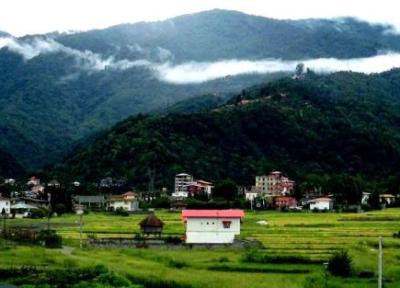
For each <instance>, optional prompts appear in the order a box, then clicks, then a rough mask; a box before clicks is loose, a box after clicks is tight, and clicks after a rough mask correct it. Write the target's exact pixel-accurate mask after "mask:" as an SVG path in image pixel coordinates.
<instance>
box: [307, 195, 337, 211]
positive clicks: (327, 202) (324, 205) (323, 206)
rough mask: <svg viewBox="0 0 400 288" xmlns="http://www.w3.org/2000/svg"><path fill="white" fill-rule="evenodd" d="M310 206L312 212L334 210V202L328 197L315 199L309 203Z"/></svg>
mask: <svg viewBox="0 0 400 288" xmlns="http://www.w3.org/2000/svg"><path fill="white" fill-rule="evenodd" d="M308 203H309V204H310V210H320V211H322V210H332V209H333V200H332V199H331V198H328V197H321V198H315V199H312V200H310V201H309V202H308Z"/></svg>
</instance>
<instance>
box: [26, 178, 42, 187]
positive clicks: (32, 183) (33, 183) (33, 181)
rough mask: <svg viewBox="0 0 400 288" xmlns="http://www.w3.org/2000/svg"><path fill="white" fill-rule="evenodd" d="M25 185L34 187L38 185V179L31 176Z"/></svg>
mask: <svg viewBox="0 0 400 288" xmlns="http://www.w3.org/2000/svg"><path fill="white" fill-rule="evenodd" d="M26 185H28V186H36V185H40V179H39V178H37V177H36V176H32V177H31V178H30V179H29V180H28V182H26Z"/></svg>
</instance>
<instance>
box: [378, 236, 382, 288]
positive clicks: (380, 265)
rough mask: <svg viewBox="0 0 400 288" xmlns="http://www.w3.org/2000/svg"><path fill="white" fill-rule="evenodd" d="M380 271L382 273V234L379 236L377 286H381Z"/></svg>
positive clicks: (379, 287)
mask: <svg viewBox="0 0 400 288" xmlns="http://www.w3.org/2000/svg"><path fill="white" fill-rule="evenodd" d="M382 273H383V252H382V236H379V254H378V288H382Z"/></svg>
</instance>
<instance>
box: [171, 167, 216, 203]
mask: <svg viewBox="0 0 400 288" xmlns="http://www.w3.org/2000/svg"><path fill="white" fill-rule="evenodd" d="M213 187H214V186H213V184H212V183H211V182H207V181H204V180H193V176H192V175H189V174H186V173H181V174H178V175H176V176H175V190H174V192H173V193H172V197H175V198H187V197H189V196H194V195H196V194H199V193H205V194H207V195H208V196H210V195H211V193H212V188H213Z"/></svg>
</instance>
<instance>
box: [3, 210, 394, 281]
mask: <svg viewBox="0 0 400 288" xmlns="http://www.w3.org/2000/svg"><path fill="white" fill-rule="evenodd" d="M156 214H157V215H158V217H160V218H161V219H162V220H163V221H164V223H165V233H166V234H183V233H184V228H183V225H182V222H181V220H180V214H179V213H170V212H168V211H157V213H156ZM143 217H144V215H131V216H129V217H120V216H113V215H110V214H103V213H90V214H88V215H85V216H84V233H85V235H88V234H96V236H97V237H134V235H135V233H137V232H139V226H138V223H139V221H140V220H141V219H143ZM260 220H265V221H267V222H268V225H260V224H257V221H260ZM38 223H43V224H44V223H46V220H32V219H16V220H9V221H8V225H31V224H34V225H37V224H38ZM51 223H52V225H53V226H52V227H53V228H54V229H57V231H58V233H59V234H61V235H62V236H63V238H64V243H65V244H66V245H69V246H72V247H74V249H73V250H72V252H71V253H70V252H69V251H61V250H50V249H44V248H41V247H36V246H22V245H21V246H15V245H14V246H12V248H11V249H0V268H7V267H18V266H23V265H25V266H38V267H44V268H45V269H50V268H65V267H78V266H92V265H94V264H103V265H105V266H107V267H108V268H109V269H111V270H113V271H115V272H116V273H118V274H120V275H123V276H126V277H135V278H137V277H139V278H154V279H157V278H158V279H162V280H170V281H175V282H176V283H179V284H186V285H188V287H218V288H223V287H227V288H228V287H233V288H234V287H304V285H305V282H306V281H305V279H306V278H307V277H316V276H318V275H319V276H321V275H323V272H324V268H323V265H322V264H291V263H283V264H256V263H244V262H242V261H241V259H242V257H243V255H244V254H245V253H246V251H244V250H233V249H226V248H225V249H217V250H205V249H204V250H189V249H184V250H166V249H112V248H103V249H99V248H90V247H86V248H84V249H82V250H80V249H79V248H78V239H79V228H78V225H77V224H78V217H77V216H76V215H72V214H71V215H65V216H62V217H56V218H53V219H52V220H51ZM397 231H400V209H387V210H384V211H378V212H368V213H360V214H336V213H306V212H302V213H281V212H270V211H268V212H247V213H246V217H245V219H244V222H243V225H242V232H241V237H244V238H247V239H257V240H259V241H261V242H262V243H263V245H264V246H265V249H263V250H262V251H259V253H263V254H268V255H279V256H281V255H290V256H298V255H300V256H307V257H310V258H311V259H313V260H316V261H319V260H320V261H325V260H327V259H328V258H329V255H330V254H332V253H333V252H334V251H335V250H337V249H343V248H344V249H347V250H348V251H349V252H350V254H351V256H352V257H353V262H354V267H355V273H356V274H357V273H360V272H366V271H370V272H375V271H376V267H377V264H376V263H377V243H378V237H379V236H380V235H381V236H383V237H384V276H385V287H389V288H390V287H393V288H394V287H400V262H399V259H400V250H399V248H400V240H399V239H395V238H393V237H392V234H393V233H394V232H397ZM257 253H258V252H257ZM175 262H179V263H183V264H184V265H183V267H182V268H176V266H175V265H173V263H175ZM171 263H172V264H171ZM321 277H322V276H321ZM328 284H329V285H336V286H334V287H360V288H361V287H376V279H375V277H372V278H371V277H370V278H359V277H357V276H354V277H352V278H348V279H340V278H334V277H332V276H329V277H328Z"/></svg>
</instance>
